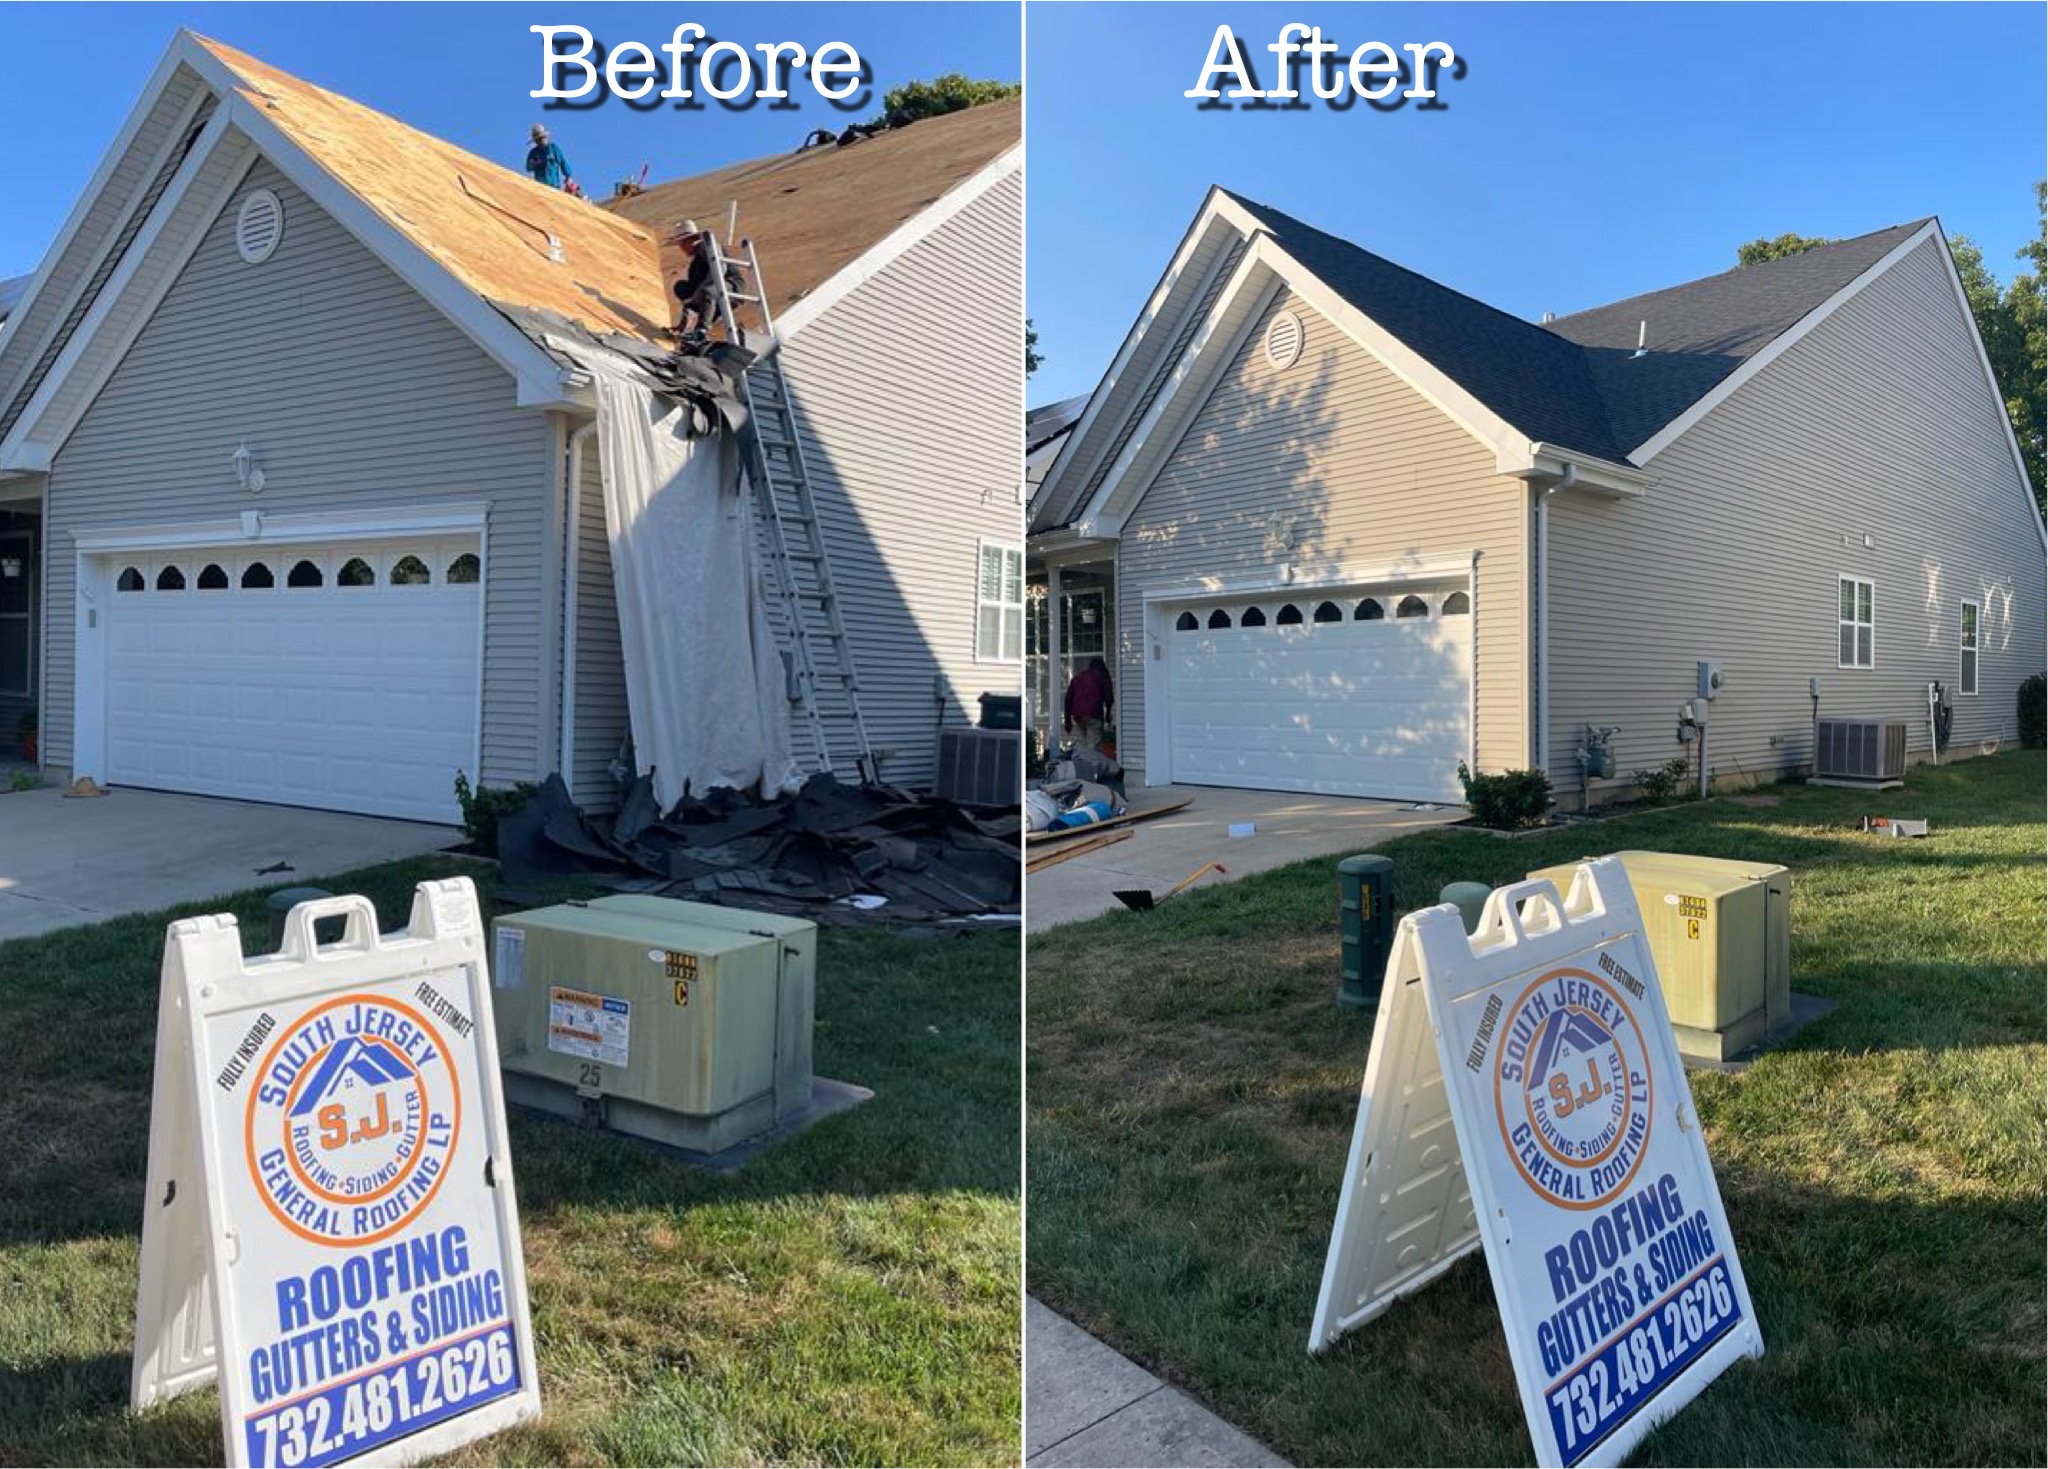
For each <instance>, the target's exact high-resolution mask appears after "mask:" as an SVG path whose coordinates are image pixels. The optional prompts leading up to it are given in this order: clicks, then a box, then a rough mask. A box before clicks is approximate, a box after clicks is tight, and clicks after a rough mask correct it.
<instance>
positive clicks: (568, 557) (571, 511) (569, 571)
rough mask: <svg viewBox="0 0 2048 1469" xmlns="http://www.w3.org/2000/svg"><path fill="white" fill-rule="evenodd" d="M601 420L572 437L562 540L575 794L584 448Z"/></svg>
mask: <svg viewBox="0 0 2048 1469" xmlns="http://www.w3.org/2000/svg"><path fill="white" fill-rule="evenodd" d="M596 432H597V420H596V419H595V418H593V419H591V420H590V422H588V423H586V424H584V425H583V427H581V428H579V429H577V430H576V431H575V432H574V433H572V434H570V435H569V469H568V474H569V484H568V487H567V488H568V493H567V494H565V495H564V496H563V497H562V498H563V501H564V503H565V504H566V505H567V507H568V510H567V526H566V533H565V534H564V535H563V537H562V546H563V560H564V563H565V564H564V566H563V568H562V758H561V760H560V762H559V764H560V767H561V776H562V779H563V781H564V782H565V783H567V784H568V785H569V786H570V789H571V790H572V791H573V790H574V789H575V784H574V781H575V770H576V593H577V583H578V582H579V581H580V580H581V579H582V569H583V445H584V443H585V441H586V440H588V439H589V437H590V436H591V435H592V434H594V433H596Z"/></svg>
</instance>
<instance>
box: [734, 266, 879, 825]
mask: <svg viewBox="0 0 2048 1469" xmlns="http://www.w3.org/2000/svg"><path fill="white" fill-rule="evenodd" d="M700 240H701V245H700V248H702V249H705V250H708V251H709V252H710V257H711V258H710V262H709V263H710V267H711V269H710V274H709V276H708V277H707V279H708V282H709V284H710V289H711V294H712V299H713V300H714V302H715V303H716V306H715V311H714V314H715V316H716V318H717V320H718V321H719V323H720V324H721V325H722V326H724V328H725V336H726V340H727V341H729V342H739V341H741V340H742V337H743V328H742V327H741V326H740V324H739V322H738V320H737V319H736V318H735V317H734V314H733V306H734V304H735V303H739V304H743V305H749V306H752V307H753V308H754V309H755V311H756V312H757V313H758V314H759V316H760V320H761V332H762V335H763V337H764V338H765V340H764V342H763V344H762V349H761V356H760V357H759V358H758V359H757V360H756V361H755V362H754V363H753V364H752V365H751V366H750V367H748V369H747V370H746V372H745V373H744V374H743V375H742V377H741V380H740V390H741V392H742V393H743V394H744V395H745V399H746V404H747V428H746V431H745V432H743V433H742V434H740V436H739V440H740V453H741V455H742V456H743V459H744V461H745V464H746V468H747V479H748V481H749V482H750V483H751V484H752V485H753V486H754V491H755V499H756V501H757V502H758V503H759V505H760V506H761V508H762V510H763V512H764V513H765V519H766V521H767V527H768V537H767V550H768V565H769V573H770V577H771V579H772V580H773V582H774V583H775V586H774V593H775V596H776V598H777V599H778V601H779V602H780V604H781V607H782V620H783V624H784V630H785V632H786V634H787V636H788V638H789V645H790V654H791V659H792V663H793V668H792V670H791V671H792V673H793V674H794V677H795V681H796V702H797V703H798V704H800V705H801V706H802V708H803V714H804V720H805V722H806V723H807V724H808V725H809V726H810V731H811V740H812V744H813V746H814V748H815V749H816V751H817V757H818V764H819V768H820V769H822V770H829V771H838V770H844V769H848V768H851V769H852V770H853V771H854V772H855V773H856V774H857V775H858V777H859V779H860V781H861V783H862V784H863V785H872V784H874V783H875V781H876V780H877V779H878V776H877V772H876V768H875V752H874V747H873V746H872V745H870V744H869V743H868V730H867V723H866V721H865V720H863V719H862V717H861V711H860V680H859V678H858V676H857V675H856V674H855V672H854V664H853V646H852V644H851V643H850V642H849V641H848V640H847V636H846V618H845V616H844V615H843V609H842V608H841V606H840V602H839V594H838V592H836V591H835V590H834V589H833V586H832V565H831V562H830V560H829V559H828V557H827V553H826V549H825V528H824V526H823V524H822V523H821V522H820V521H819V519H818V501H817V496H816V495H815V494H813V493H812V490H811V475H810V468H809V466H808V465H807V464H806V462H805V460H804V446H803V440H802V438H801V436H800V434H799V433H798V430H797V422H796V412H795V410H794V408H793V407H792V406H791V399H790V394H789V380H788V379H787V378H786V377H784V376H783V372H782V353H781V352H780V351H779V350H778V347H779V344H778V343H777V342H776V340H775V317H774V314H773V312H772V311H771V309H770V308H769V305H768V292H767V290H766V288H765V287H764V286H763V285H762V283H761V264H760V261H759V260H757V259H756V258H755V255H754V242H753V241H752V240H751V239H747V238H742V239H741V240H740V252H739V254H737V255H732V256H728V255H727V254H726V253H725V250H724V248H723V247H722V246H721V245H720V244H719V241H718V237H717V235H716V233H715V232H713V231H711V230H706V231H704V233H703V234H702V235H701V236H700ZM728 267H730V268H731V269H733V270H734V271H735V272H736V273H737V274H738V276H739V280H740V284H739V286H738V287H737V288H734V287H732V286H730V285H729V284H728V282H727V279H726V270H727V268H728Z"/></svg>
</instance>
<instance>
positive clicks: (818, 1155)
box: [0, 858, 1022, 1465]
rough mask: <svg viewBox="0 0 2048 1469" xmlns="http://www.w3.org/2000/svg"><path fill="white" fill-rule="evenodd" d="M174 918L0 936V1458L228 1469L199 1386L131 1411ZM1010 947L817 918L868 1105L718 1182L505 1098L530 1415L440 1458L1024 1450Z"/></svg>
mask: <svg viewBox="0 0 2048 1469" xmlns="http://www.w3.org/2000/svg"><path fill="white" fill-rule="evenodd" d="M493 871H494V869H490V868H488V867H485V866H482V865H478V864H469V863H460V862H457V861H454V860H452V859H442V858H433V859H426V860H422V861H418V862H409V863H400V864H396V865H393V866H387V867H380V868H375V869H372V870H370V871H367V872H360V873H355V874H351V875H349V876H347V877H344V878H340V879H335V880H331V881H328V882H325V883H323V885H324V886H328V887H331V888H334V889H335V890H337V891H349V892H365V893H368V894H370V895H371V896H372V897H373V898H374V899H375V900H376V903H377V907H378V911H379V913H380V914H381V915H382V916H383V919H384V922H385V923H386V924H393V923H403V922H404V921H405V916H406V914H407V913H408V911H409V909H410V901H411V899H410V894H411V892H412V887H413V884H414V883H416V882H418V881H419V880H420V879H422V878H427V877H440V876H445V875H447V874H449V873H451V872H465V873H469V874H471V875H473V876H476V877H477V878H478V879H479V885H480V886H481V887H482V889H483V891H484V895H485V897H486V900H487V902H488V900H489V897H490V893H491V883H490V881H489V879H490V877H491V875H492V873H493ZM220 908H231V909H232V910H233V911H235V912H236V913H237V914H238V915H239V916H240V919H241V922H242V928H243V932H244V934H245V935H248V934H252V933H253V934H254V935H255V936H256V939H257V940H258V941H259V942H260V939H261V936H262V932H263V902H262V894H261V893H252V894H246V895H243V896H241V897H239V898H235V899H232V900H227V901H225V902H223V903H218V904H210V905H203V907H202V908H201V909H200V911H214V910H217V909H220ZM165 921H166V915H161V914H158V915H153V916H149V917H138V918H132V919H123V920H119V921H117V922H113V923H108V924H103V925H100V926H98V927H95V928H83V929H74V930H71V931H68V932H63V933H57V934H53V935H50V936H48V937H44V938H38V939H26V940H20V941H17V942H14V943H10V944H5V945H0V1055H4V1056H5V1057H6V1059H7V1081H6V1085H5V1086H4V1087H0V1465H10V1464H22V1463H57V1464H117V1463H119V1464H126V1463H170V1464H177V1463H198V1464H205V1463H219V1462H220V1454H221V1443H220V1430H219V1418H218V1412H219V1409H218V1405H217V1401H216V1399H215V1396H214V1394H213V1393H212V1392H211V1391H208V1392H205V1393H199V1394H194V1395H192V1396H190V1397H188V1398H185V1399H183V1400H180V1401H178V1402H174V1403H171V1404H168V1405H166V1406H164V1407H162V1408H160V1409H157V1410H155V1411H153V1412H151V1413H149V1414H147V1415H145V1416H143V1417H140V1418H132V1417H130V1416H129V1415H128V1413H127V1407H126V1405H127V1395H128V1368H129V1356H130V1352H131V1349H132V1347H133V1341H134V1309H135V1276H136V1257H137V1232H138V1228H139V1221H140V1216H141V1204H142V1184H143V1167H144V1161H145V1157H146V1154H147V1135H148V1119H149V1083H150V1067H151V1045H152V1036H153V1034H154V1029H155V1023H156V988H157V968H158V963H159V958H160V954H161V946H162V941H163V929H164V923H165ZM1017 947H1018V946H1017V940H1016V937H1015V935H1014V934H995V933H989V934H975V935H973V936H969V937H962V938H957V939H934V940H923V941H919V940H910V939H902V938H896V937H893V936H889V935H885V934H848V933H845V932H829V933H827V934H826V935H825V936H824V942H823V946H822V951H821V954H820V957H819V985H818V1022H817V1058H816V1064H817V1068H818V1070H819V1072H820V1073H821V1074H823V1075H826V1076H832V1077H837V1078H841V1079H844V1080H848V1081H855V1082H859V1083H861V1084H863V1085H866V1086H868V1087H871V1088H873V1090H874V1092H875V1097H874V1100H873V1101H871V1102H868V1103H867V1104H865V1105H864V1106H862V1107H860V1108H858V1109H857V1110H855V1111H854V1112H852V1113H850V1114H848V1115H845V1116H842V1117H837V1118H833V1119H830V1120H828V1121H826V1122H823V1123H821V1124H819V1125H818V1126H817V1127H816V1128H814V1129H813V1130H812V1131H810V1132H808V1133H805V1134H803V1135H801V1136H799V1137H797V1138H796V1139H794V1140H792V1141H789V1142H786V1143H784V1144H782V1145H781V1146H779V1147H777V1148H775V1149H773V1150H771V1151H770V1152H768V1153H767V1154H765V1155H763V1156H762V1157H761V1158H759V1159H757V1160H756V1161H755V1162H753V1163H751V1164H750V1165H748V1166H747V1167H746V1168H745V1169H743V1170H742V1171H741V1172H740V1173H738V1174H737V1175H735V1176H733V1177H731V1178H726V1179H720V1178H714V1177H710V1176H707V1175H705V1174H703V1173H702V1172H699V1171H696V1170H692V1169H690V1168H687V1167H685V1166H683V1165H681V1164H679V1163H675V1162H672V1161H670V1160H668V1159H666V1158H662V1157H658V1156H656V1155H654V1154H652V1153H651V1152H650V1151H648V1150H646V1149H644V1148H641V1147H639V1146H636V1145H633V1144H629V1143H624V1142H620V1141H617V1140H615V1139H609V1138H605V1137H603V1136H600V1135H594V1134H590V1133H586V1132H582V1131H580V1130H578V1129H576V1128H573V1127H570V1126H567V1125H563V1124H559V1123H553V1122H546V1121H534V1120H529V1119H525V1118H515V1120H514V1122H513V1128H512V1140H513V1148H514V1156H515V1157H516V1158H517V1160H518V1165H519V1189H520V1197H519V1203H520V1215H521V1219H522V1222H523V1224H524V1229H525V1240H526V1257H527V1269H528V1273H529V1276H530V1280H531V1285H532V1296H533V1324H534V1334H535V1339H536V1342H537V1345H538V1348H539V1354H540V1367H541V1378H542V1392H543V1401H544V1404H545V1407H546V1416H545V1418H544V1419H543V1420H542V1421H541V1422H540V1423H539V1424H538V1425H537V1426H535V1427H532V1428H528V1429H521V1430H515V1431H513V1432H509V1433H505V1434H502V1435H499V1436H497V1437H495V1438H492V1439H490V1440H487V1441H486V1442H484V1443H481V1444H477V1445H474V1446H472V1447H471V1448H469V1449H468V1450H466V1451H465V1452H464V1454H463V1455H462V1456H461V1458H460V1460H459V1462H465V1463H478V1464H482V1463H507V1464H584V1463H621V1464H625V1463H632V1464H700V1463H715V1464H756V1463H768V1462H790V1461H796V1462H817V1463H826V1464H866V1463H928V1464H1013V1463H1015V1462H1016V1460H1017V1457H1018V1452H1019V1432H1018V1421H1019V1413H1020V1411H1021V1403H1022V1391H1021V1384H1020V1372H1019V1368H1020V1341H1019V1318H1020V1306H1021V1302H1020V1299H1019V1294H1018V1279H1019V1274H1020V1263H1019V1254H1020V1251H1019V1231H1020V1228H1021V1224H1020V1218H1019V1214H1020V1210H1019V1201H1018V1161H1019V1160H1018V1138H1017V1121H1018V1109H1019V1105H1020V1101H1019V1086H1018V1076H1017V1048H1018V1035H1017V1030H1018V1015H1017V972H1018V955H1017Z"/></svg>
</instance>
